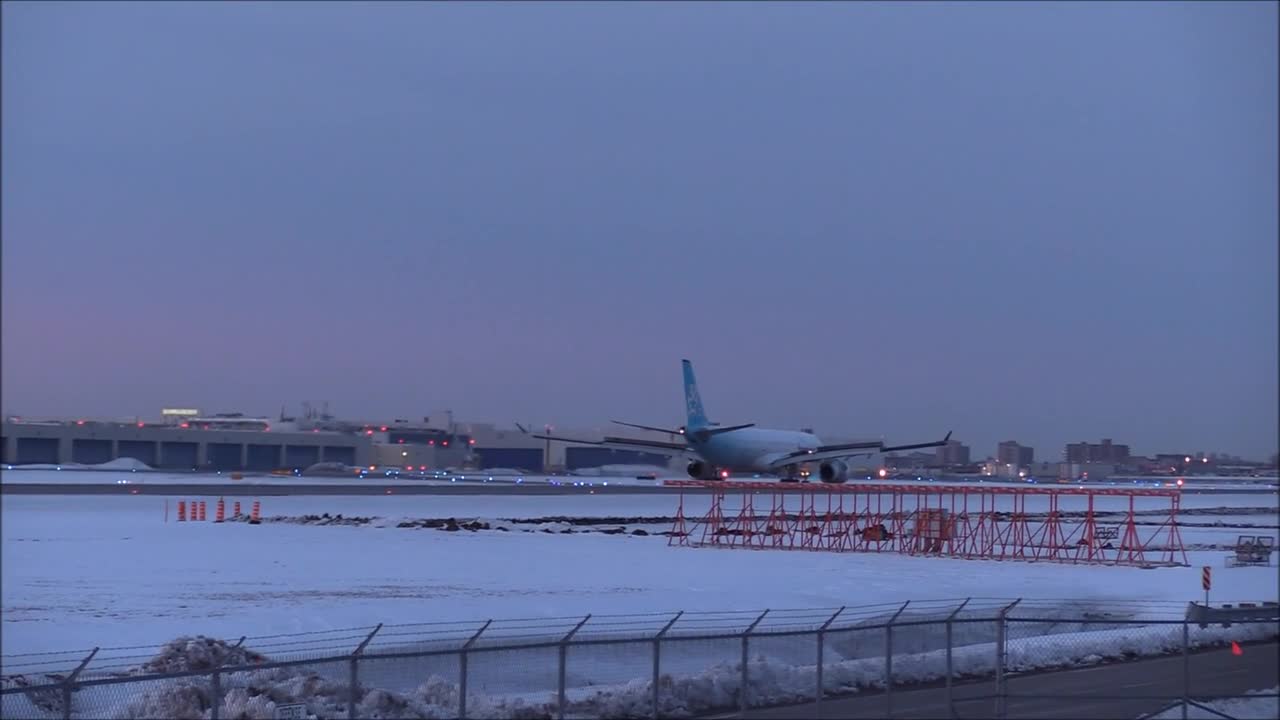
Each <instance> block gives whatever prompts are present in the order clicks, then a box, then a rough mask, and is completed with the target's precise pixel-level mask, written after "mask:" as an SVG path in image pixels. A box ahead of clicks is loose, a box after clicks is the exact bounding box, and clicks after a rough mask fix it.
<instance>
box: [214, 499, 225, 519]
mask: <svg viewBox="0 0 1280 720" xmlns="http://www.w3.org/2000/svg"><path fill="white" fill-rule="evenodd" d="M226 519H227V502H226V501H225V500H223V499H222V498H218V509H217V512H216V514H215V515H214V516H213V521H214V522H222V521H224V520H226Z"/></svg>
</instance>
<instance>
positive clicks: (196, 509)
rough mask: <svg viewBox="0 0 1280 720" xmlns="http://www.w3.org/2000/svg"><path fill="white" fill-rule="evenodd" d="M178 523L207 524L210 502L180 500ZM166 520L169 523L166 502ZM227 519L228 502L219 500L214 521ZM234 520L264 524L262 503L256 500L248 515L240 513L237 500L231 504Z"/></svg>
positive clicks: (215, 506)
mask: <svg viewBox="0 0 1280 720" xmlns="http://www.w3.org/2000/svg"><path fill="white" fill-rule="evenodd" d="M177 510H178V522H205V521H207V520H208V519H209V514H208V513H209V501H207V500H179V501H178V507H177ZM164 519H165V522H168V521H169V501H168V500H167V499H166V500H165V502H164ZM227 519H228V517H227V501H226V499H224V498H218V502H217V503H216V504H215V505H214V513H213V521H214V522H219V523H220V522H226V520H227ZM230 519H232V520H248V521H249V523H250V524H253V525H257V524H258V523H260V522H262V501H261V500H254V501H253V505H252V510H251V511H250V513H249V514H248V515H244V514H242V513H241V512H240V501H239V500H236V501H234V502H232V503H231V516H230Z"/></svg>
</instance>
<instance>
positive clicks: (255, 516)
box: [249, 500, 262, 525]
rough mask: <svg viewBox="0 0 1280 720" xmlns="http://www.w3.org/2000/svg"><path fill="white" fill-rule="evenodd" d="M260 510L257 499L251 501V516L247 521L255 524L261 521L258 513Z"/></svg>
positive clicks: (259, 503)
mask: <svg viewBox="0 0 1280 720" xmlns="http://www.w3.org/2000/svg"><path fill="white" fill-rule="evenodd" d="M261 510H262V504H261V502H260V501H258V500H254V501H253V516H252V517H250V518H249V522H251V523H253V524H254V525H257V524H258V523H260V522H262V516H261V515H260V514H259V513H260V512H261Z"/></svg>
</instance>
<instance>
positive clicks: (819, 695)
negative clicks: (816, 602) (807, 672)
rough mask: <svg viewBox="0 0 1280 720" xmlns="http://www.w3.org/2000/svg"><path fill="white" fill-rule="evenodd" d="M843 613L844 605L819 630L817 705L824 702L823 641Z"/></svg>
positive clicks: (815, 698)
mask: <svg viewBox="0 0 1280 720" xmlns="http://www.w3.org/2000/svg"><path fill="white" fill-rule="evenodd" d="M842 612H844V606H843V605H841V606H840V609H839V610H837V611H836V614H835V615H832V616H831V617H829V618H827V621H826V622H824V623H822V627H820V628H818V693H817V694H816V695H814V696H813V701H814V702H815V703H820V702H822V639H823V637H824V636H825V635H826V633H827V628H829V627H831V623H833V622H835V621H836V618H838V617H840V613H842Z"/></svg>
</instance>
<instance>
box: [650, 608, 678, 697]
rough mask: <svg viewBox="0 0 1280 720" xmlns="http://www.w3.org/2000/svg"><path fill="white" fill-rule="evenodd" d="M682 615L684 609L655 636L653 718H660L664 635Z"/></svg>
mask: <svg viewBox="0 0 1280 720" xmlns="http://www.w3.org/2000/svg"><path fill="white" fill-rule="evenodd" d="M681 615H684V611H683V610H681V611H680V612H678V613H676V616H675V617H673V618H671V619H670V620H668V621H667V624H666V625H664V626H662V629H661V630H659V631H658V634H657V635H654V636H653V720H658V677H659V673H660V670H659V668H660V665H659V658H660V656H661V646H662V636H663V635H666V634H667V631H668V630H670V629H671V627H672V626H673V625H675V624H676V621H677V620H679V619H680V616H681Z"/></svg>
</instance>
